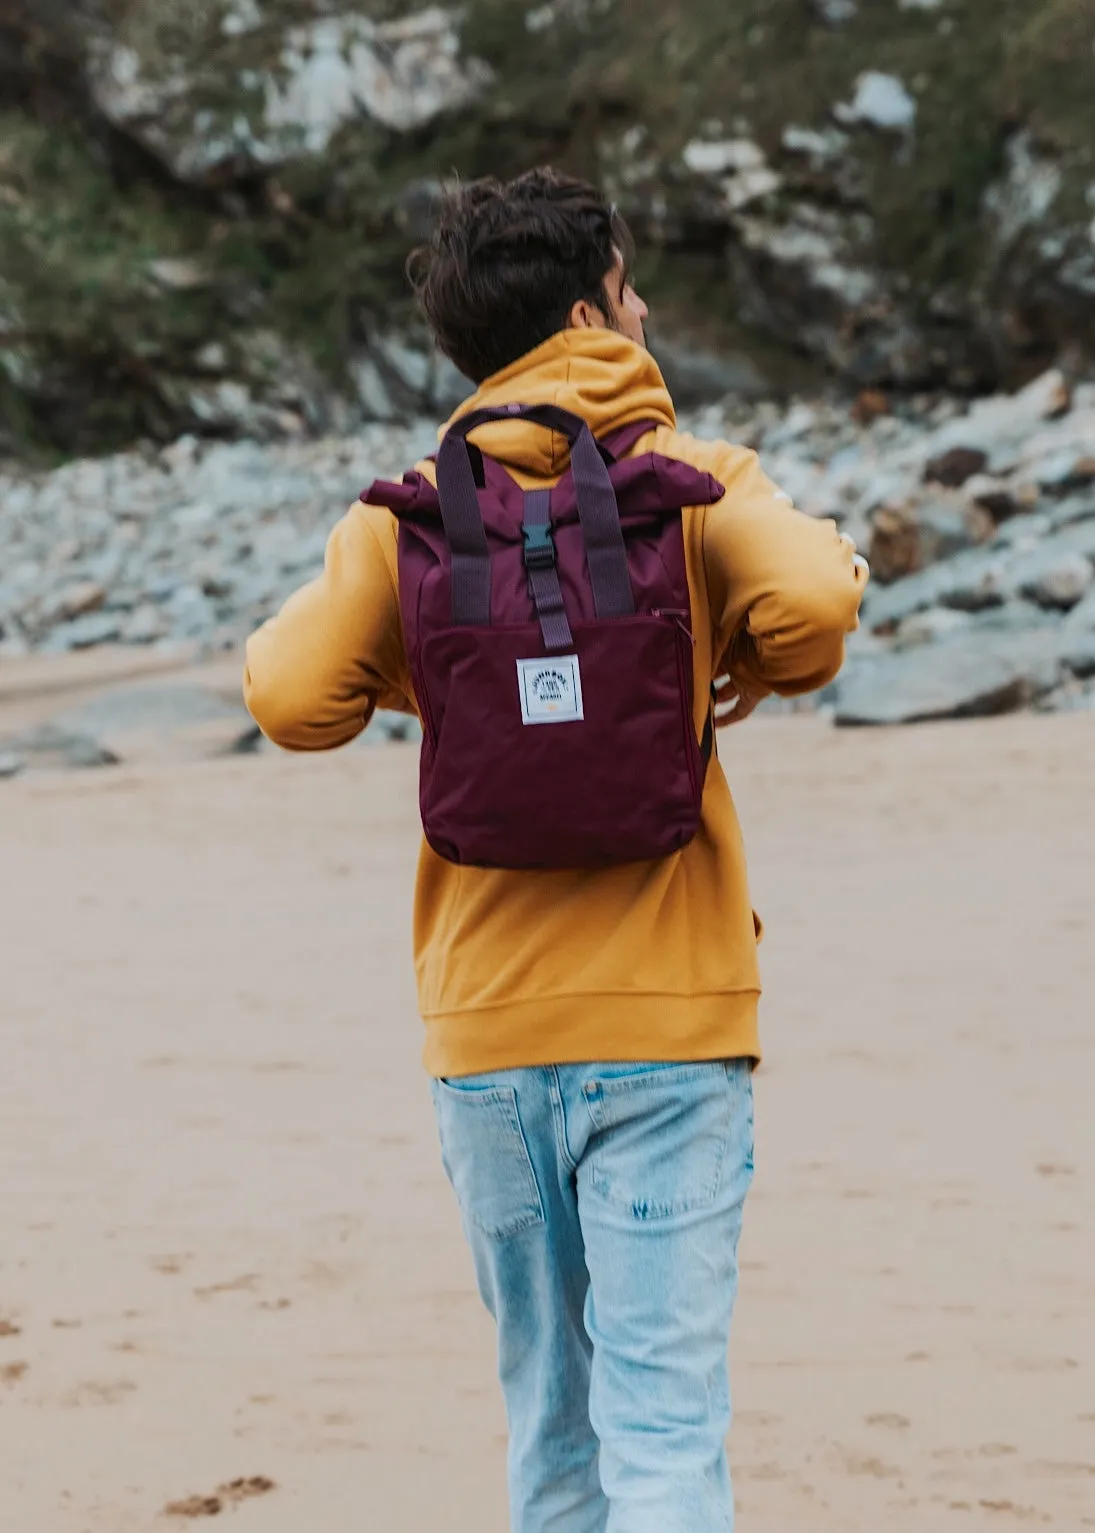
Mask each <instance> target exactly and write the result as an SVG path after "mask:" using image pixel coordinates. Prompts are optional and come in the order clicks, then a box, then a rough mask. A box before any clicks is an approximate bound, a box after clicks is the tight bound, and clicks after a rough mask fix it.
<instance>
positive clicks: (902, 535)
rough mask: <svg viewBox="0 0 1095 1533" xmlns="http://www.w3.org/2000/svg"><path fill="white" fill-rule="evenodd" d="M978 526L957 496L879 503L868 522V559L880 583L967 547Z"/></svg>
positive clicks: (911, 571) (973, 540) (974, 539)
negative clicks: (903, 503)
mask: <svg viewBox="0 0 1095 1533" xmlns="http://www.w3.org/2000/svg"><path fill="white" fill-rule="evenodd" d="M978 531H979V528H978V526H977V524H976V522H975V521H974V520H973V519H972V518H971V516H970V513H969V509H968V508H967V506H966V505H965V503H964V502H963V501H962V500H961V499H960V498H957V497H956V498H954V499H951V500H948V499H943V498H939V499H935V500H930V501H924V502H921V503H919V504H913V505H906V506H902V507H883V508H882V510H880V511H879V512H878V513H877V514H876V516H875V518H874V522H873V525H872V536H871V543H870V547H869V549H868V554H867V558H868V562H869V564H870V566H871V572H872V574H873V575H874V576H875V577H876V578H877V579H878V580H879V581H881V582H882V583H883V584H885V583H887V582H889V581H892V580H897V579H899V578H901V577H902V576H904V575H910V574H912V573H913V572H914V571H915V570H920V569H924V568H925V567H926V566H927V565H930V564H935V563H937V562H938V561H940V560H943V559H948V558H950V557H951V556H952V555H953V554H956V553H959V552H961V550H963V549H966V548H970V547H971V546H972V545H973V544H974V543H976V542H977V541H979V539H978V536H977V534H978Z"/></svg>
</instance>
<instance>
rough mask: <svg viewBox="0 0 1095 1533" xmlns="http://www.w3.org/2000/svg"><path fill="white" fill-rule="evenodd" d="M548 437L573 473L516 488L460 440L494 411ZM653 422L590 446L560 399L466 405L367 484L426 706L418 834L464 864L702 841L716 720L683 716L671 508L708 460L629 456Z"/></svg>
mask: <svg viewBox="0 0 1095 1533" xmlns="http://www.w3.org/2000/svg"><path fill="white" fill-rule="evenodd" d="M515 418H519V419H522V420H527V421H530V422H532V423H534V424H535V425H537V426H540V427H543V428H544V429H545V430H553V431H558V432H560V433H562V434H563V435H565V436H566V437H567V439H568V441H569V443H570V449H571V452H570V467H569V468H568V470H567V471H566V473H564V475H563V476H562V478H561V479H560V480H559V482H558V483H557V484H556V485H555V486H554V488H552V489H547V488H544V489H535V490H523V489H522V488H521V486H520V485H519V484H518V483H517V481H516V480H515V479H513V478H512V476H511V475H510V474H509V473H507V472H506V470H505V469H504V468H503V467H502V466H501V464H499V463H497V462H495V461H493V460H492V459H491V458H489V457H488V456H486V455H485V454H484V453H483V452H481V451H480V450H479V448H478V447H476V446H474V445H473V444H471V443H469V442H468V441H467V436H468V433H469V432H471V431H474V430H475V429H476V428H477V427H479V426H482V425H484V424H486V423H487V422H490V421H497V420H507V419H515ZM651 429H652V426H651V424H650V423H649V422H637V423H635V424H634V425H630V426H626V427H624V428H622V429H621V430H619V431H616V432H614V433H613V434H611V435H610V436H608V437H606V438H605V439H604V440H602V441H600V442H598V441H596V440H595V439H594V437H593V434H592V432H591V431H590V429H589V427H588V425H587V424H586V422H585V421H583V420H581V419H580V418H579V417H578V416H576V415H572V414H570V413H569V412H568V411H565V410H562V409H559V408H557V407H556V406H553V405H532V406H526V405H520V404H511V405H506V406H504V407H500V408H496V409H479V410H473V411H471V412H470V413H469V414H467V415H465V416H463V417H462V418H461V419H459V420H458V421H456V422H455V424H454V425H453V426H452V427H451V428H450V429H449V431H448V432H447V433H446V435H445V437H444V440H443V441H442V443H441V446H440V448H439V450H438V453H437V457H436V477H437V487H436V489H435V488H434V486H433V485H432V484H431V483H430V482H429V480H428V479H427V478H426V477H425V476H424V475H423V474H420V473H418V472H412V473H408V474H406V475H404V478H403V482H402V484H398V485H397V484H389V483H385V482H383V481H377V482H376V483H374V484H373V485H372V486H371V487H370V488H369V489H368V490H367V491H366V492H365V493H364V494H363V496H362V499H363V500H365V501H368V502H369V503H371V504H373V505H382V506H387V507H388V508H389V509H390V510H391V511H392V513H393V514H394V515H395V517H396V518H397V520H398V523H399V599H400V607H401V612H402V618H403V630H404V638H405V641H406V647H407V656H408V660H409V663H410V669H411V678H412V682H413V686H414V690H415V695H416V701H417V704H418V708H419V712H420V714H421V717H422V726H423V736H424V739H423V745H422V760H421V776H420V795H419V796H420V805H421V812H422V824H423V829H424V831H425V835H426V839H427V841H428V842H429V844H430V846H431V847H432V848H433V849H434V851H435V852H437V853H438V854H439V855H440V856H442V857H444V858H445V859H447V860H448V861H450V862H455V863H463V864H467V865H471V866H476V867H495V868H521V869H552V868H599V867H606V866H611V865H613V864H617V863H623V862H643V861H648V860H654V859H657V858H664V857H668V856H670V855H671V854H672V853H674V852H677V851H679V850H680V849H681V848H682V847H684V846H686V845H687V844H688V843H689V842H690V841H691V840H692V839H693V837H694V836H695V834H696V831H697V829H698V827H699V822H700V810H701V801H702V798H703V787H704V780H705V778H706V774H707V765H708V761H709V759H710V755H711V750H712V745H713V739H714V721H713V717H712V715H711V714H710V711H709V713H708V718H707V725H706V728H705V731H704V734H703V737H702V739H700V738H698V737H697V734H696V728H695V725H694V722H693V658H692V651H693V642H694V641H693V637H692V614H691V603H690V600H689V593H688V579H687V574H686V569H685V552H684V535H683V527H682V514H681V513H682V508H683V507H685V506H701V505H711V504H713V503H714V502H715V501H717V500H719V499H721V497H722V495H723V487H722V485H720V484H719V483H718V482H717V480H715V479H713V478H712V476H711V475H710V474H707V473H702V472H701V471H700V470H698V469H696V468H693V467H692V466H691V465H689V464H687V463H682V462H679V461H677V460H676V459H672V458H667V457H664V456H662V455H660V454H656V453H646V454H643V455H641V456H639V457H634V458H627V457H625V456H624V455H625V454H626V453H627V452H629V451H630V450H631V448H633V447H634V446H635V444H636V443H637V441H638V440H639V438H640V437H641V436H643V435H645V434H646V432H648V431H650V430H651Z"/></svg>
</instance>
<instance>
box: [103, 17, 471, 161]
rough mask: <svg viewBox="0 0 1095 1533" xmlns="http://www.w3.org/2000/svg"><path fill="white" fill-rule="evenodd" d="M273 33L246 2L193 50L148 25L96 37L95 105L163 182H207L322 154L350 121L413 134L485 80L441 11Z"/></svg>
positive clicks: (317, 21) (327, 21) (332, 21)
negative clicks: (164, 172) (165, 43)
mask: <svg viewBox="0 0 1095 1533" xmlns="http://www.w3.org/2000/svg"><path fill="white" fill-rule="evenodd" d="M271 32H272V29H271V27H270V25H269V22H268V21H267V20H266V19H265V18H264V16H263V13H262V11H260V9H259V7H258V5H257V4H255V3H249V4H235V5H230V6H227V7H225V8H224V9H223V11H222V14H221V18H220V26H219V28H216V29H214V30H213V31H212V35H211V36H210V37H209V38H208V40H207V41H206V45H205V47H204V48H203V49H202V51H201V53H200V54H198V53H197V50H194V51H188V50H187V51H184V50H180V51H178V52H163V51H161V49H160V47H158V46H157V38H156V34H155V32H154V31H153V30H152V29H147V28H144V29H141V28H135V29H134V36H133V37H131V38H123V39H117V38H113V37H109V36H103V37H96V38H94V40H93V42H92V45H91V48H90V53H89V68H88V75H89V84H90V89H91V96H92V100H93V102H94V103H95V105H96V107H97V108H98V109H99V111H100V112H101V113H102V114H103V116H104V117H105V118H106V119H107V121H108V122H110V123H111V124H112V126H113V127H115V128H117V129H119V130H120V131H122V132H124V133H126V134H128V135H131V136H132V137H133V138H135V139H137V140H138V141H139V142H140V143H142V144H143V145H144V146H145V148H147V149H148V150H150V151H151V153H152V154H154V155H155V156H156V157H157V158H158V159H160V160H161V161H162V162H163V164H164V165H165V166H166V168H167V169H168V170H170V172H171V173H172V175H174V176H177V177H178V178H179V179H180V180H182V181H193V182H205V181H209V180H211V179H218V178H221V179H223V178H224V177H225V176H226V175H238V174H239V173H240V172H241V171H246V170H252V171H254V170H260V169H261V170H271V169H276V168H278V167H280V166H284V165H285V164H286V163H287V162H289V161H291V160H294V159H297V158H300V157H302V156H306V155H321V154H324V153H326V152H327V150H328V149H329V148H330V145H331V141H332V139H333V138H334V137H335V135H336V133H338V131H339V130H340V129H341V128H342V127H344V126H345V125H346V124H347V123H351V122H353V121H354V120H355V119H358V118H367V119H370V120H372V121H373V122H376V123H379V124H380V125H381V126H383V127H385V128H388V129H391V130H392V131H393V132H397V133H409V132H412V131H414V130H418V129H421V128H423V127H425V126H426V125H427V124H428V123H429V122H431V121H432V120H433V119H434V118H435V117H437V116H438V115H439V114H441V113H442V112H447V111H452V110H454V109H456V108H459V107H463V106H466V105H467V104H468V103H469V102H470V101H471V100H472V99H473V98H474V96H475V95H476V94H477V93H478V92H479V91H481V90H482V89H483V88H484V87H485V85H486V84H487V83H488V81H489V71H487V70H486V68H485V66H484V65H482V64H481V63H479V62H478V61H476V60H470V61H468V62H464V61H463V60H462V59H461V57H460V44H459V37H458V34H457V31H456V26H455V23H454V21H453V18H452V16H451V15H450V14H449V13H448V12H446V11H444V10H442V9H441V8H440V7H438V6H431V7H430V8H429V9H426V10H422V11H418V12H412V13H411V14H409V15H406V16H402V17H399V18H397V19H394V20H390V21H383V22H378V21H371V20H370V19H369V18H368V17H366V16H363V15H360V14H358V13H355V12H353V11H348V12H347V13H345V14H342V15H326V14H323V15H319V16H316V17H314V18H313V19H311V20H309V21H307V22H306V23H304V24H302V25H298V26H289V27H287V28H285V29H284V30H282V31H280V32H278V31H277V30H276V29H273V35H271ZM136 39H139V40H140V41H137V40H136ZM142 42H143V44H144V47H143V48H142V46H141V43H142Z"/></svg>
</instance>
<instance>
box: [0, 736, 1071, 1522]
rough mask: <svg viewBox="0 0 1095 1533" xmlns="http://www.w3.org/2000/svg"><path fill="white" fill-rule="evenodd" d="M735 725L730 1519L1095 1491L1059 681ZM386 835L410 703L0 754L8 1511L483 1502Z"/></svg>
mask: <svg viewBox="0 0 1095 1533" xmlns="http://www.w3.org/2000/svg"><path fill="white" fill-rule="evenodd" d="M724 756H725V759H726V761H727V763H728V766H729V769H730V772H731V776H732V780H733V783H734V786H735V789H736V792H737V794H738V798H739V802H740V807H741V810H742V815H743V819H744V822H745V825H746V831H747V836H748V841H749V846H750V852H751V862H752V868H753V879H754V885H755V894H756V900H757V903H758V905H759V907H760V909H761V911H762V913H763V915H764V917H765V919H766V921H767V924H768V936H767V939H766V941H765V944H764V953H763V956H764V972H765V977H766V982H767V995H766V1000H765V1005H764V1018H763V1025H764V1038H765V1042H766V1047H767V1051H768V1052H767V1059H766V1062H765V1065H764V1067H763V1070H762V1072H761V1074H760V1075H759V1076H758V1080H757V1097H758V1134H759V1140H758V1175H757V1181H756V1186H755V1191H754V1194H753V1196H752V1200H751V1203H750V1205H749V1208H748V1212H747V1220H746V1233H745V1237H744V1242H743V1251H742V1255H743V1273H742V1292H741V1299H740V1304H739V1309H738V1316H737V1323H736V1331H735V1336H734V1344H733V1352H734V1381H735V1393H736V1401H737V1420H736V1424H735V1428H734V1433H733V1438H732V1453H733V1462H734V1467H735V1474H736V1483H737V1489H738V1497H739V1518H740V1522H739V1526H740V1528H741V1530H742V1533H753V1530H757V1533H760V1530H765V1533H799V1530H809V1533H859V1530H862V1533H880V1530H886V1533H947V1530H950V1529H955V1530H976V1529H981V1528H986V1529H989V1528H991V1529H1007V1528H1009V1527H1011V1526H1013V1525H1015V1526H1018V1525H1020V1524H1024V1525H1025V1524H1030V1525H1032V1526H1034V1525H1040V1526H1047V1527H1052V1528H1057V1529H1061V1530H1069V1533H1075V1530H1078V1529H1081V1528H1083V1527H1095V1322H1093V1315H1095V1218H1093V1214H1095V1114H1093V1111H1092V1096H1093V1091H1095V1084H1093V1083H1095V1001H1093V999H1092V997H1093V995H1095V941H1093V940H1092V933H1093V928H1095V872H1093V868H1095V718H1091V717H1087V718H1082V717H1074V718H1055V719H1017V720H1007V721H1003V722H999V723H986V724H970V725H948V726H943V727H940V728H931V729H920V730H916V731H912V732H903V733H881V734H873V733H872V734H858V733H856V734H838V733H835V732H832V731H830V730H828V729H827V728H825V727H823V726H821V725H819V724H817V723H816V722H812V721H803V720H795V719H792V720H779V721H771V722H768V721H765V722H760V721H752V722H751V723H750V724H748V725H746V726H744V727H742V728H741V729H739V730H737V731H735V732H733V733H731V734H730V735H729V736H728V737H726V741H725V746H724ZM416 843H417V822H416V814H415V783H414V759H413V754H411V753H409V752H408V750H407V748H405V747H394V746H393V747H386V748H381V749H378V750H367V749H364V748H357V749H353V750H351V751H348V752H344V753H342V754H341V755H339V756H332V757H328V758H324V759H290V758H284V757H280V756H271V757H269V758H260V759H255V760H246V759H239V760H233V761H228V762H223V763H216V764H209V765H192V766H189V765H188V766H185V767H156V768H154V769H152V768H149V769H146V770H142V771H134V770H131V769H126V768H119V769H110V770H108V771H105V772H100V773H84V774H68V775H57V776H53V777H45V776H42V777H40V778H37V779H30V778H25V779H22V780H17V781H15V782H13V783H5V784H0V854H2V862H0V986H2V989H0V1017H2V1024H3V1025H2V1030H0V1040H2V1046H3V1053H2V1056H0V1209H2V1241H0V1530H2V1533H138V1530H139V1533H148V1530H153V1529H163V1528H170V1527H171V1526H172V1525H173V1519H177V1526H178V1527H180V1528H186V1527H189V1526H193V1525H194V1524H193V1523H191V1522H189V1521H187V1517H188V1516H190V1517H195V1516H205V1515H209V1514H212V1513H213V1512H216V1511H218V1510H219V1511H221V1512H223V1513H225V1514H228V1513H231V1514H232V1518H233V1520H232V1522H231V1525H232V1526H233V1527H238V1528H239V1530H240V1533H245V1530H247V1529H251V1528H254V1529H255V1530H261V1533H302V1530H308V1533H311V1530H315V1533H350V1530H353V1529H358V1530H373V1529H376V1530H378V1533H379V1530H384V1533H424V1530H426V1529H442V1530H445V1533H504V1529H505V1528H506V1517H505V1504H504V1487H503V1453H504V1436H503V1416H502V1410H501V1405H500V1401H499V1398H498V1395H497V1391H496V1388H495V1383H494V1374H493V1353H492V1346H493V1342H492V1332H491V1328H490V1325H489V1322H488V1321H487V1319H486V1317H485V1316H484V1314H483V1313H482V1312H481V1310H480V1307H479V1303H478V1300H477V1298H476V1297H475V1294H474V1291H473V1285H472V1275H471V1269H470V1263H469V1260H468V1257H467V1255H466V1253H465V1250H464V1246H463V1243H462V1239H461V1236H460V1231H459V1226H458V1221H457V1215H456V1211H455V1207H454V1204H453V1201H452V1198H451V1194H450V1192H449V1189H448V1186H447V1184H446V1183H445V1181H444V1178H443V1174H442V1170H441V1166H440V1162H439V1156H438V1151H437V1147H436V1143H435V1138H434V1129H433V1122H432V1114H431V1109H430V1105H429V1096H428V1091H427V1087H426V1081H425V1077H424V1075H423V1074H422V1072H421V1069H420V1066H419V1063H418V1056H419V1047H420V1036H419V1023H418V1021H417V1017H416V1012H415V1003H414V993H413V988H412V980H411V971H410V950H409V913H410V902H411V892H412V879H413V869H414V856H415V850H416ZM220 1487H228V1488H227V1489H220ZM169 1507H170V1508H173V1511H172V1512H171V1513H168V1512H167V1511H166V1509H167V1508H169ZM197 1525H198V1526H201V1525H202V1524H201V1523H200V1522H199V1523H198V1524H197Z"/></svg>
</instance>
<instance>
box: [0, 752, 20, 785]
mask: <svg viewBox="0 0 1095 1533" xmlns="http://www.w3.org/2000/svg"><path fill="white" fill-rule="evenodd" d="M22 770H23V758H22V757H21V756H17V755H16V754H15V752H14V751H0V782H3V781H4V780H5V779H7V778H9V777H18V775H19V773H20V772H21V771H22Z"/></svg>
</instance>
